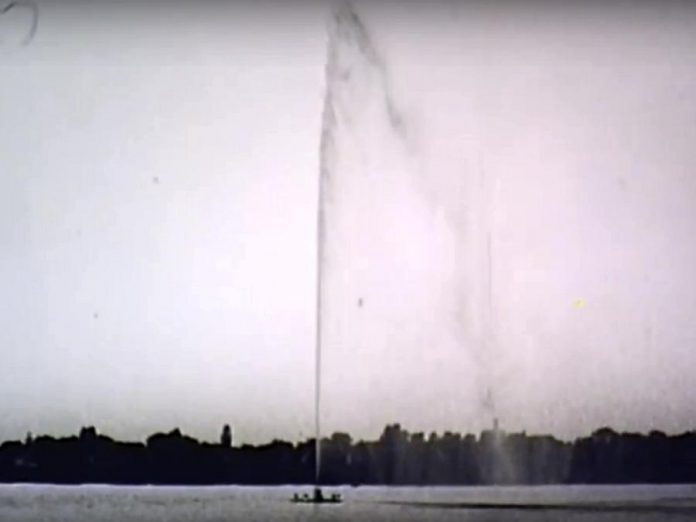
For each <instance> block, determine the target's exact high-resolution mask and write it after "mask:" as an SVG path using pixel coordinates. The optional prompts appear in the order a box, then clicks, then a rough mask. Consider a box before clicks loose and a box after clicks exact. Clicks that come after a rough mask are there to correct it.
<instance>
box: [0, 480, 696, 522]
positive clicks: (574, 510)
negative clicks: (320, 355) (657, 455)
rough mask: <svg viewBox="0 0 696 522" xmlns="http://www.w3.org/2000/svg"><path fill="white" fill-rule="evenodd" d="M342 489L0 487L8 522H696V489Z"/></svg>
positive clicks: (1, 513)
mask: <svg viewBox="0 0 696 522" xmlns="http://www.w3.org/2000/svg"><path fill="white" fill-rule="evenodd" d="M305 490H306V491H309V489H305ZM338 490H340V491H341V492H342V493H343V495H344V497H345V502H344V504H342V505H339V506H331V505H326V506H311V505H295V504H292V503H290V502H289V498H290V497H291V495H292V493H293V492H295V491H301V488H294V487H278V488H262V487H258V488H253V487H201V488H189V487H112V486H76V487H63V486H40V485H0V520H2V521H3V522H10V521H29V520H31V521H56V522H57V521H60V522H68V521H76V522H83V521H84V522H87V521H89V522H97V521H106V520H108V521H121V522H131V521H171V522H183V521H236V520H239V521H255V520H258V521H267V522H273V521H301V520H327V521H343V520H359V521H396V520H405V521H419V520H438V521H439V520H442V521H450V520H451V521H455V520H457V521H459V520H463V521H467V520H471V521H491V522H492V521H498V520H500V521H520V522H526V521H571V522H572V521H590V520H598V521H614V520H617V521H637V522H641V521H645V522H648V521H649V522H654V521H659V520H668V521H682V520H683V521H687V520H689V521H694V520H696V487H695V486H628V487H624V486H619V487H589V486H570V487H568V486H554V487H522V488H518V487H510V488H492V487H472V488H462V487H453V488H383V487H374V488H372V487H364V488H363V487H360V488H338ZM332 491H333V490H332Z"/></svg>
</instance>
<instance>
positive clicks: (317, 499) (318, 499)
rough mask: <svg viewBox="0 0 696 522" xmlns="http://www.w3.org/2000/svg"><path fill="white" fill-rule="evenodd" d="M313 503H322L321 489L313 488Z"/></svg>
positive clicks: (322, 494)
mask: <svg viewBox="0 0 696 522" xmlns="http://www.w3.org/2000/svg"><path fill="white" fill-rule="evenodd" d="M314 502H324V493H322V491H321V488H314Z"/></svg>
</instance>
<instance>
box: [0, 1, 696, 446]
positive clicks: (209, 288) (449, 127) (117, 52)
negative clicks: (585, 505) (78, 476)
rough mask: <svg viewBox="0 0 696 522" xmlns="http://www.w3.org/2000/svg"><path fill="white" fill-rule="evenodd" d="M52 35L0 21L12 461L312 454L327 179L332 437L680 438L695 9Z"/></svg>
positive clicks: (181, 16) (695, 338) (184, 9)
mask: <svg viewBox="0 0 696 522" xmlns="http://www.w3.org/2000/svg"><path fill="white" fill-rule="evenodd" d="M40 7H41V9H40V12H41V19H40V25H39V30H38V32H37V34H36V37H35V39H34V41H33V42H32V44H31V45H30V46H28V47H19V46H18V45H14V44H13V43H12V42H13V38H14V41H16V40H17V39H18V38H17V35H18V34H20V33H21V31H19V30H18V29H17V27H18V26H19V25H21V23H23V21H22V20H23V18H22V17H24V16H25V14H24V13H15V14H14V15H12V16H13V17H14V18H12V17H10V18H7V19H2V20H0V31H3V30H4V31H5V34H9V35H10V36H9V37H7V38H2V40H3V43H2V46H1V47H0V64H1V66H0V67H1V71H0V74H1V75H2V82H0V140H1V141H0V143H1V144H2V145H0V249H1V252H2V256H0V288H2V293H3V299H2V301H0V350H2V351H1V354H2V364H0V397H1V399H0V418H2V419H3V422H2V424H1V425H0V438H2V439H5V438H9V437H21V436H23V435H24V433H25V432H26V431H28V430H31V431H33V432H37V433H45V432H50V433H53V434H64V433H74V432H76V431H77V429H78V428H79V426H81V425H83V424H95V425H97V426H98V427H99V429H100V430H101V431H104V432H107V433H109V434H112V435H114V436H117V437H119V438H129V439H141V438H143V437H145V436H146V435H147V434H149V433H151V432H153V431H156V430H169V429H171V428H173V427H175V426H179V427H180V428H181V429H182V430H184V431H186V432H188V433H191V434H193V435H195V436H197V437H201V438H204V439H215V438H216V437H217V436H218V433H219V431H220V428H221V426H222V424H223V423H225V422H229V423H231V424H233V425H234V426H235V432H236V436H237V437H238V439H240V440H245V441H265V440H270V439H272V438H274V437H282V438H289V439H299V438H301V437H306V436H310V435H311V434H312V431H313V415H314V409H313V392H314V376H313V371H314V327H315V322H314V321H315V273H316V245H315V237H316V212H317V206H316V200H317V181H318V175H319V167H320V162H321V161H323V162H324V165H325V167H326V168H327V169H328V170H329V171H330V172H329V174H330V176H329V178H330V179H328V180H327V184H326V186H325V187H326V195H327V199H326V234H327V243H326V249H325V257H324V261H325V265H324V266H325V271H324V275H325V277H326V279H325V281H326V285H325V287H324V289H325V292H324V304H325V306H326V308H325V309H324V319H325V323H324V324H325V326H326V328H325V330H324V337H323V340H324V361H323V363H324V364H323V368H324V381H323V382H324V392H325V396H324V402H323V407H322V414H323V418H324V420H325V422H324V424H325V429H326V430H327V431H332V430H334V429H340V430H345V431H349V432H351V433H352V434H353V435H355V436H357V437H374V436H376V435H378V433H379V432H380V431H381V429H382V427H383V425H384V424H385V423H386V422H392V421H400V422H401V423H402V424H403V425H405V426H406V427H408V428H410V429H412V430H426V431H430V430H444V429H453V430H458V431H477V430H480V429H481V428H482V427H484V426H488V425H490V423H491V418H492V417H493V416H494V415H495V416H498V417H500V419H501V423H502V425H503V426H504V427H505V428H507V429H510V430H518V429H519V430H521V429H526V430H528V431H532V432H553V433H555V434H557V435H559V436H563V437H572V436H575V435H579V434H584V433H588V432H589V431H591V430H593V429H595V428H596V427H599V426H601V425H605V424H611V425H613V426H615V427H616V428H619V429H635V430H649V429H653V428H658V429H663V430H666V431H679V430H685V429H692V428H694V421H693V419H694V418H696V405H695V403H694V401H693V397H694V395H695V393H694V392H695V391H696V390H695V389H694V384H693V382H694V379H693V376H694V373H695V371H696V352H694V347H696V344H695V343H696V321H694V320H693V317H696V275H695V274H694V268H693V267H694V266H696V239H695V238H696V205H695V204H694V201H696V176H695V175H694V168H695V167H696V147H695V146H694V144H696V95H694V93H696V53H694V50H695V49H696V10H695V9H693V8H692V7H691V6H689V5H687V3H685V2H680V3H678V2H652V3H648V2H642V3H641V2H614V3H612V4H605V5H604V6H601V7H600V6H599V5H597V6H595V7H591V8H590V7H581V6H580V5H579V3H577V4H574V5H568V4H564V5H563V6H562V7H561V6H560V5H556V6H553V5H552V3H550V2H547V3H545V2H525V3H516V4H514V5H513V4H512V3H509V4H503V3H497V4H496V5H495V6H491V5H490V3H489V5H488V6H486V3H484V2H450V3H439V4H433V3H428V4H427V6H425V5H421V6H417V5H416V4H409V5H408V9H406V8H404V7H403V5H402V6H397V5H395V4H394V3H379V4H375V3H372V4H367V3H359V4H358V5H357V7H356V8H355V13H357V15H358V16H359V20H360V23H359V24H357V25H356V20H355V19H354V18H350V17H347V16H345V14H344V16H343V18H340V19H339V22H338V23H339V28H338V30H336V28H335V26H333V25H332V24H331V23H328V22H329V20H330V12H329V9H327V8H326V7H325V6H321V5H320V4H318V3H309V2H306V3H298V2H294V3H293V2H283V3H281V2H277V3H268V2H267V3H260V4H259V3H249V4H240V3H234V4H232V3H230V4H229V5H225V4H223V3H222V2H209V3H205V4H200V5H197V6H193V5H191V6H184V5H183V4H181V5H174V4H169V5H166V4H165V3H163V2H160V3H156V2H153V3H148V4H146V5H139V4H138V3H136V2H110V3H109V2H101V3H95V2H92V3H87V2H83V3H77V2H72V3H68V2H55V3H54V2H42V3H41V4H40ZM13 24H14V25H13ZM327 26H328V34H329V35H333V36H332V38H333V40H332V42H333V44H332V45H333V47H332V49H333V50H334V52H333V54H332V55H331V56H332V58H331V64H330V67H329V71H330V74H329V78H328V81H327V79H325V77H324V75H325V65H326V59H327V40H328V37H327ZM0 36H2V34H0ZM326 86H328V87H330V89H329V91H328V93H329V96H328V101H329V108H330V109H331V114H332V115H333V119H332V120H331V121H330V122H329V123H330V125H328V126H327V125H326V120H324V122H325V128H324V131H325V132H324V138H325V139H327V138H329V139H330V145H331V146H330V147H328V148H326V149H325V155H324V156H323V157H320V136H321V128H322V111H323V110H324V107H325V100H324V97H325V94H326V92H327V91H326V90H325V87H326ZM325 143H326V142H325Z"/></svg>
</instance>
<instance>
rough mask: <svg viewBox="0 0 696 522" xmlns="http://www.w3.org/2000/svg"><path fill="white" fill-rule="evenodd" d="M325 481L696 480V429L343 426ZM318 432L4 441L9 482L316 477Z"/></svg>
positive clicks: (325, 451) (302, 480)
mask: <svg viewBox="0 0 696 522" xmlns="http://www.w3.org/2000/svg"><path fill="white" fill-rule="evenodd" d="M321 448H322V449H321V459H322V461H321V463H322V465H321V480H320V482H321V483H323V484H352V485H361V484H384V485H466V484H471V485H475V484H577V483H585V484H627V483H696V432H687V433H683V434H680V435H672V436H668V435H666V434H664V433H662V432H658V431H653V432H650V433H649V434H648V435H643V434H639V433H617V432H615V431H613V430H612V429H610V428H602V429H599V430H597V431H595V432H594V433H592V434H591V435H590V436H588V437H583V438H579V439H576V440H575V441H574V442H572V443H571V442H563V441H559V440H557V439H555V438H554V437H552V436H549V435H527V434H525V433H524V432H522V433H509V434H508V433H505V432H503V431H501V430H498V429H494V430H486V431H483V432H482V433H481V434H480V435H479V436H478V437H477V436H475V435H461V434H459V433H451V432H446V433H444V434H442V435H438V434H436V433H432V434H430V435H428V436H426V435H424V434H423V433H409V432H408V431H406V430H404V429H402V428H401V426H400V425H399V424H391V425H388V426H386V428H385V429H384V431H383V433H382V435H381V436H380V438H379V439H378V440H376V441H359V442H354V441H353V440H352V438H351V437H350V435H348V434H345V433H335V434H333V435H332V436H331V437H329V438H325V439H322V445H321ZM314 459H315V453H314V439H309V440H307V441H304V442H300V443H297V444H292V443H290V442H285V441H281V440H274V441H273V442H271V443H268V444H262V445H258V446H252V445H248V444H245V445H242V446H239V447H233V445H232V436H231V430H230V428H229V426H225V427H224V428H223V432H222V435H221V437H220V443H217V444H211V443H206V442H203V443H201V442H199V441H197V440H196V439H194V438H192V437H189V436H187V435H184V434H182V433H181V432H180V431H179V429H175V430H173V431H171V432H169V433H156V434H154V435H151V436H150V437H148V438H147V440H146V442H145V443H141V442H120V441H116V440H114V439H112V438H110V437H108V436H106V435H102V434H99V433H97V430H96V429H95V428H93V427H88V428H82V430H81V431H80V433H79V435H78V436H71V437H65V438H54V437H51V436H40V437H36V438H33V437H31V436H30V435H28V436H27V439H26V440H25V441H24V442H21V441H9V442H5V443H3V444H2V445H0V482H36V483H54V484H81V483H109V484H191V485H204V484H256V485H261V484H264V485H274V484H311V483H313V481H314V465H315V461H314Z"/></svg>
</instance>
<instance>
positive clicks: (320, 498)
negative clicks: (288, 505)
mask: <svg viewBox="0 0 696 522" xmlns="http://www.w3.org/2000/svg"><path fill="white" fill-rule="evenodd" d="M291 501H292V502H293V503H295V504H340V503H341V502H343V498H342V497H341V495H340V494H339V493H332V494H331V495H330V496H328V497H325V496H324V494H323V493H322V491H321V489H320V488H315V489H314V495H312V496H311V497H310V496H309V495H308V494H307V493H303V494H302V495H298V494H297V493H295V494H294V495H293V496H292V499H291Z"/></svg>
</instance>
